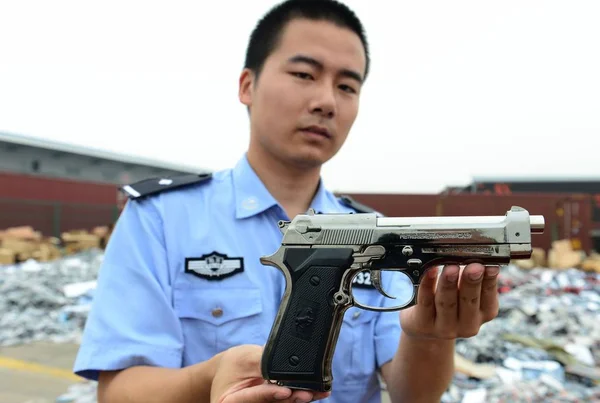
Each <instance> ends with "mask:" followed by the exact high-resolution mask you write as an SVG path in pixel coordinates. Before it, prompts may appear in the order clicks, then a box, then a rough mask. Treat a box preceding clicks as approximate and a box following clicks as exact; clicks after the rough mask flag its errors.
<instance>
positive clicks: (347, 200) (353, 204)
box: [339, 195, 377, 213]
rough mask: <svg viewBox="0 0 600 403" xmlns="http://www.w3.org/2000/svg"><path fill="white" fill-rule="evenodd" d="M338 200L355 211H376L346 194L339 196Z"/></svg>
mask: <svg viewBox="0 0 600 403" xmlns="http://www.w3.org/2000/svg"><path fill="white" fill-rule="evenodd" d="M339 201H340V202H342V203H343V204H344V205H346V206H348V207H350V208H352V209H354V210H356V212H357V213H377V211H375V210H374V209H373V208H371V207H369V206H367V205H365V204H362V203H359V202H357V201H356V200H354V199H353V198H352V197H350V196H348V195H342V196H340V197H339Z"/></svg>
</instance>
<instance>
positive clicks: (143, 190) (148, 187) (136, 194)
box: [121, 173, 212, 200]
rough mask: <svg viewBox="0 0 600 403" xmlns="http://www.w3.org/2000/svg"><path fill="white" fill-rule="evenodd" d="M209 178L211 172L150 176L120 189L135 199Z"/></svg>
mask: <svg viewBox="0 0 600 403" xmlns="http://www.w3.org/2000/svg"><path fill="white" fill-rule="evenodd" d="M211 178H212V174H210V173H208V174H187V175H177V176H171V177H166V178H150V179H144V180H141V181H139V182H136V183H133V184H131V185H125V186H122V187H121V190H122V191H123V192H125V193H127V196H128V197H129V198H130V199H132V200H136V199H141V198H143V197H146V196H150V195H154V194H157V193H162V192H166V191H169V190H173V189H179V188H182V187H184V186H190V185H194V184H198V183H202V182H206V181H208V180H209V179H211Z"/></svg>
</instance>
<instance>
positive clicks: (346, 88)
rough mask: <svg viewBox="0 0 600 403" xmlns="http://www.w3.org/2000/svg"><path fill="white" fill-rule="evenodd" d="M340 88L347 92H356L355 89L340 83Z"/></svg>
mask: <svg viewBox="0 0 600 403" xmlns="http://www.w3.org/2000/svg"><path fill="white" fill-rule="evenodd" d="M340 89H341V90H342V91H345V92H348V93H350V94H356V90H355V89H354V88H352V87H350V86H348V85H345V84H342V85H340Z"/></svg>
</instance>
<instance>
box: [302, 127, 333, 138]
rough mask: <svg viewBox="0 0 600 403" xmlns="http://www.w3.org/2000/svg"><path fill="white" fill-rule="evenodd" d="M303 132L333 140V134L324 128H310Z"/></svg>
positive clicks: (304, 129)
mask: <svg viewBox="0 0 600 403" xmlns="http://www.w3.org/2000/svg"><path fill="white" fill-rule="evenodd" d="M301 130H302V131H303V132H309V133H314V134H318V135H321V136H323V137H327V138H331V133H330V132H329V130H327V129H326V128H324V127H322V126H308V127H305V128H303V129H301Z"/></svg>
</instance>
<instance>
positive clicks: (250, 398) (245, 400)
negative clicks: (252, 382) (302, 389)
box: [220, 384, 292, 403]
mask: <svg viewBox="0 0 600 403" xmlns="http://www.w3.org/2000/svg"><path fill="white" fill-rule="evenodd" d="M290 396H292V391H291V390H290V389H288V388H284V387H281V386H277V385H272V384H262V385H257V386H253V387H251V388H245V389H241V390H238V391H236V392H234V393H232V394H227V396H225V397H224V398H223V399H221V400H220V403H268V402H278V401H281V400H285V399H287V398H289V397H290Z"/></svg>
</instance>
